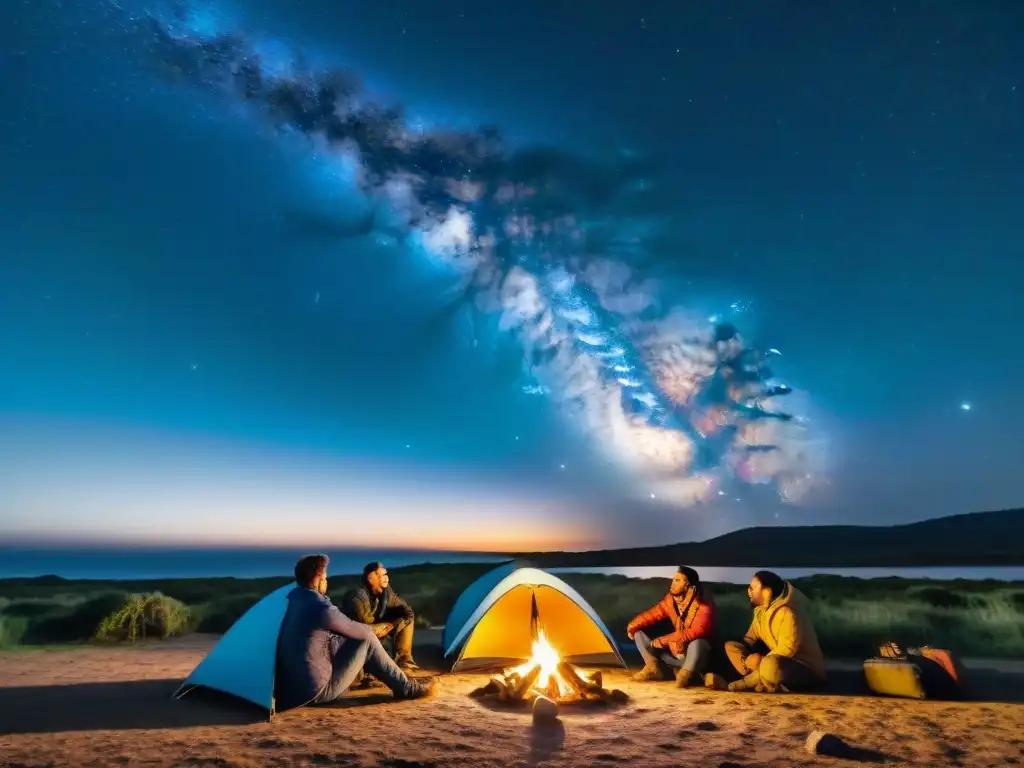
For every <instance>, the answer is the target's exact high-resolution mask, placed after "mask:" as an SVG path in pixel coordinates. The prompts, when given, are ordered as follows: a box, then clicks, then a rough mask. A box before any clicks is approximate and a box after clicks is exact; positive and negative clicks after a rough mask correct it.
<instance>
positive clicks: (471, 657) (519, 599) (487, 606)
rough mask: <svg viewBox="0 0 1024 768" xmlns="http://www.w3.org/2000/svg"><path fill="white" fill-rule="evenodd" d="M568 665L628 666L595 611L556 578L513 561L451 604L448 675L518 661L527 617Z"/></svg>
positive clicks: (526, 649) (525, 646)
mask: <svg viewBox="0 0 1024 768" xmlns="http://www.w3.org/2000/svg"><path fill="white" fill-rule="evenodd" d="M532 616H535V617H536V620H537V621H539V624H540V626H541V627H542V628H543V630H544V636H545V637H546V638H547V640H548V642H550V643H551V645H552V646H553V647H554V648H555V649H556V650H557V651H558V652H559V654H560V655H561V656H562V658H564V659H565V660H567V661H570V662H572V663H574V664H577V665H580V666H586V665H595V666H621V667H624V666H626V663H625V661H624V660H623V658H622V653H621V652H620V651H619V647H618V644H617V643H616V642H615V639H614V638H613V637H612V635H611V632H609V631H608V628H607V627H606V626H605V624H604V622H603V621H601V617H600V616H598V615H597V612H596V611H595V610H594V609H593V608H592V607H591V606H590V605H589V603H587V601H586V600H584V599H583V597H582V595H580V594H579V593H578V592H577V591H576V590H575V589H573V588H572V587H570V586H569V585H568V584H566V583H565V582H564V581H562V580H561V579H560V578H558V577H557V576H554V575H553V574H550V573H548V572H547V571H543V570H541V569H539V568H533V567H531V566H530V565H529V564H528V563H526V562H523V561H512V562H509V563H506V564H504V565H501V566H499V567H497V568H495V569H494V570H492V571H488V572H487V573H485V574H484V575H483V576H481V577H480V578H479V579H477V580H476V581H474V582H473V583H472V584H470V585H469V586H468V587H467V588H466V589H465V591H464V592H463V593H462V594H461V595H460V596H459V599H458V600H456V601H455V605H454V606H453V607H452V610H451V612H450V613H449V614H448V620H447V621H446V622H445V627H444V633H443V636H442V641H441V642H442V647H443V650H444V655H445V657H446V658H447V657H450V656H452V655H453V654H455V653H456V652H458V656H457V658H456V659H455V662H454V663H453V664H452V671H458V670H469V669H474V668H477V669H482V668H487V667H495V666H501V665H506V664H508V663H509V662H522V661H526V660H527V659H529V658H530V656H531V654H532V648H533V634H532V631H531V630H532V627H531V623H532V622H531V617H532Z"/></svg>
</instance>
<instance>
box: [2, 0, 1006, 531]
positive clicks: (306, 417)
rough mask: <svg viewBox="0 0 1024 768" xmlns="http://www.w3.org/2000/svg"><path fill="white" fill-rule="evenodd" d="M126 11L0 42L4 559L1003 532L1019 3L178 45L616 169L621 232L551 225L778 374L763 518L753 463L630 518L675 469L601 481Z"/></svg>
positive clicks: (7, 21)
mask: <svg viewBox="0 0 1024 768" xmlns="http://www.w3.org/2000/svg"><path fill="white" fill-rule="evenodd" d="M839 6H844V7H843V8H840V7H839ZM584 9H586V10H584ZM147 13H149V14H153V15H154V18H156V19H158V20H159V19H168V18H171V15H168V14H169V13H170V12H169V11H167V10H166V6H163V7H157V5H155V4H153V5H151V6H149V5H146V4H142V3H138V4H134V5H133V4H131V3H128V2H127V0H126V1H125V2H120V3H118V4H116V5H115V4H113V3H109V2H100V0H95V2H93V1H91V0H90V2H86V1H85V0H68V1H65V2H54V1H53V0H16V1H15V2H10V3H6V4H4V8H3V10H2V11H0V103H2V104H3V109H2V110H0V489H2V490H0V538H3V539H8V540H11V539H31V540H36V541H47V542H53V541H65V540H73V541H77V540H83V539H95V540H105V541H147V542H155V543H182V542H186V543H207V542H215V543H227V542H232V543H239V544H281V543H302V544H307V543H317V542H323V543H324V544H325V545H327V544H330V545H331V546H344V545H345V544H353V545H357V544H358V545H364V544H370V545H372V544H380V543H384V542H387V543H388V544H389V545H391V546H408V547H445V548H484V547H487V548H492V547H500V548H503V549H509V548H519V547H522V548H532V547H537V548H549V547H558V548H577V547H590V546H630V545H637V544H659V543H668V542H674V541H681V540H690V539H696V538H703V537H706V536H709V535H714V534H718V533H721V532H724V531H726V530H731V529H733V528H736V527H740V526H745V525H752V524H794V523H800V524H814V523H819V522H836V521H843V522H857V523H888V522H902V521H910V520H916V519H922V518H925V517H932V516H937V515H942V514H952V513H958V512H967V511H975V510H982V509H994V508H1002V507H1009V506H1014V505H1020V504H1021V503H1022V501H1024V494H1022V492H1021V490H1020V481H1019V474H1020V467H1021V466H1022V461H1024V438H1022V437H1021V435H1022V434H1024V409H1022V408H1021V407H1020V398H1019V394H1018V391H1019V386H1020V385H1019V382H1020V381H1021V378H1022V377H1024V342H1022V341H1021V338H1020V329H1021V328H1022V327H1024V302H1021V301H1020V300H1019V297H1020V295H1021V286H1022V285H1024V262H1022V255H1024V247H1022V246H1024V234H1022V229H1021V223H1022V215H1024V46H1021V45H1020V41H1021V40H1022V39H1024V4H1021V3H1019V2H1012V0H1007V1H1006V2H996V1H995V0H991V1H990V2H983V3H977V4H967V3H963V2H954V1H953V0H949V1H948V2H923V1H919V2H902V0H889V2H885V3H881V2H861V3H856V4H827V3H818V2H811V1H810V0H808V1H806V2H778V3H734V2H668V1H667V0H652V1H651V2H645V3H622V2H618V1H617V0H616V1H613V0H601V1H599V2H589V3H582V2H568V1H565V0H544V1H543V2H541V0H523V2H518V3H479V2H477V3H471V2H465V1H463V2H457V1H456V0H433V1H432V2H422V1H420V2H413V1H412V0H393V1H389V2H372V3H371V2H365V1H363V0H360V1H357V0H302V1H301V2H300V1H299V0H294V1H293V2H289V3H281V2H271V1H270V0H250V1H249V2H245V0H240V1H239V2H237V3H233V4H231V3H225V4H219V5H218V4H202V5H201V6H194V7H192V9H191V10H190V11H189V14H188V17H189V19H190V20H191V21H190V22H189V23H190V24H191V26H190V27H189V31H188V34H189V35H192V37H190V38H189V39H188V41H187V45H192V43H193V42H194V41H195V40H196V39H197V38H196V37H195V36H196V35H202V34H212V33H213V31H216V32H223V31H225V30H230V31H235V32H237V33H239V34H241V35H243V36H244V37H245V39H246V40H249V41H257V43H254V44H256V45H258V48H259V50H260V52H261V53H262V54H263V58H262V61H263V62H264V63H265V65H266V66H267V67H274V66H278V67H280V66H283V65H282V64H281V62H284V61H286V60H289V61H291V60H292V59H291V58H290V56H291V55H292V54H298V56H299V57H301V59H302V60H304V61H305V62H307V64H308V66H309V67H310V68H312V69H314V70H317V71H321V70H324V69H326V68H330V67H343V68H345V69H347V70H351V71H353V72H355V73H358V75H359V76H360V77H361V78H362V80H363V82H364V83H365V88H366V91H365V92H366V93H367V94H371V95H372V98H373V99H374V100H376V101H378V102H379V103H382V104H401V105H403V106H404V108H405V111H406V115H405V118H404V120H405V124H406V125H407V126H408V127H409V130H410V131H412V132H413V133H416V134H417V135H424V134H431V135H432V134H433V133H436V132H439V131H443V130H446V129H448V128H451V129H453V130H459V131H473V130H474V129H475V128H476V127H478V126H481V125H493V126H497V127H498V129H500V132H501V134H502V135H503V136H504V141H505V142H506V143H507V146H509V147H510V148H512V149H510V151H519V150H523V149H524V148H525V149H529V148H531V147H548V148H550V152H551V155H552V156H556V157H557V158H570V157H575V158H585V162H584V161H581V162H584V165H586V167H594V168H606V169H607V168H613V169H615V170H614V171H608V173H609V174H611V177H612V178H613V179H614V184H613V186H616V189H626V190H627V191H628V194H629V195H632V197H631V198H630V202H628V203H627V204H626V207H627V208H628V213H626V212H624V210H625V209H624V208H623V207H621V206H620V207H618V208H615V209H614V210H602V211H595V209H594V208H593V206H592V205H590V204H589V203H588V205H587V206H585V208H586V209H585V210H584V209H583V208H580V207H579V206H580V205H582V204H580V203H578V202H577V203H574V205H577V208H574V209H573V210H572V213H573V215H574V216H575V219H574V220H575V221H583V220H587V221H588V222H592V221H598V220H600V221H602V222H604V223H606V224H608V223H609V222H610V229H611V230H612V231H613V232H614V233H615V234H616V235H619V236H621V235H622V233H623V232H626V231H627V230H628V231H629V232H633V231H642V232H643V233H644V238H646V239H644V240H643V242H642V243H641V244H640V245H634V246H631V247H630V249H629V250H628V253H625V255H622V254H620V255H618V256H616V258H615V261H616V263H617V264H620V265H626V266H628V267H629V269H630V274H631V275H633V276H634V277H635V280H636V281H645V282H643V285H644V286H647V288H645V290H646V291H647V292H648V293H649V294H650V295H656V296H657V297H658V302H659V304H658V306H659V307H660V311H662V312H663V313H664V312H667V311H669V310H670V309H672V308H675V309H679V308H682V309H685V310H686V311H687V312H689V313H691V314H692V315H694V316H699V317H700V318H703V319H704V320H705V321H706V325H707V327H708V328H709V329H710V328H712V327H713V326H714V324H715V322H718V321H720V320H728V322H730V323H732V324H734V325H735V327H736V328H737V329H738V330H739V332H740V333H741V334H742V335H743V339H744V341H745V343H748V344H750V345H751V347H757V348H759V349H763V350H768V349H771V350H777V351H778V353H780V354H774V353H773V355H774V357H773V362H772V368H773V370H774V373H775V374H776V375H777V377H778V379H779V380H780V381H784V382H785V384H786V385H788V386H790V387H792V388H793V389H794V390H795V391H794V393H793V398H792V399H793V400H794V402H796V403H798V404H799V407H798V410H799V412H800V414H801V417H800V419H799V423H800V424H801V425H805V426H806V429H807V432H806V435H808V436H811V435H812V436H813V439H812V437H807V440H806V442H804V443H802V444H801V445H802V447H801V448H800V451H801V453H800V455H801V457H802V459H801V461H804V462H805V463H807V462H809V463H810V464H813V467H814V480H815V488H814V491H813V492H812V493H809V494H806V495H805V496H802V497H801V498H800V499H799V500H796V501H794V500H793V499H791V498H788V497H787V492H786V482H783V481H782V480H780V478H782V476H783V474H784V473H782V472H781V470H780V471H779V472H776V473H774V474H773V476H772V477H771V478H761V480H764V482H757V481H754V482H748V481H745V480H744V479H743V478H742V477H739V478H737V477H733V476H732V475H731V474H730V473H729V472H724V473H720V474H719V475H716V479H715V480H714V481H713V482H712V481H711V480H708V484H707V487H708V488H709V489H710V490H709V491H708V492H707V493H706V494H703V495H702V496H701V497H700V498H699V499H696V500H688V501H683V500H681V498H680V497H679V496H678V495H673V494H664V493H662V489H664V488H668V487H672V488H675V487H676V486H675V485H673V483H676V482H677V481H679V482H681V481H682V478H684V476H685V478H686V479H687V481H688V482H689V480H691V479H692V478H693V477H694V476H695V475H698V474H699V475H700V477H704V476H705V474H700V473H698V471H697V469H695V468H694V467H692V466H691V467H689V468H685V469H682V470H678V471H676V475H675V476H674V477H673V478H667V477H666V476H665V474H664V473H661V474H659V472H660V470H658V471H656V470H655V469H652V468H651V466H649V464H650V462H648V464H644V463H643V462H641V465H640V466H639V468H638V466H637V465H631V464H628V462H624V461H619V460H617V459H616V458H615V456H618V454H615V456H612V457H611V458H610V457H609V451H610V450H611V449H609V448H608V444H609V443H610V442H611V441H612V440H613V438H612V437H609V434H610V433H609V432H608V424H609V423H610V422H608V423H606V422H605V421H601V420H600V419H598V421H599V422H600V423H596V422H594V420H593V419H592V418H591V415H592V414H591V412H590V411H589V410H587V408H589V407H590V406H589V405H588V406H587V408H584V411H585V414H586V415H580V413H581V412H580V411H579V410H578V409H577V410H575V411H574V410H573V409H572V408H568V409H566V408H565V407H562V405H560V404H559V402H558V397H557V396H556V395H553V394H552V393H551V392H550V391H549V389H548V387H549V385H541V384H538V382H537V381H535V380H534V379H533V378H531V373H530V370H529V366H528V365H525V364H524V359H528V357H529V356H528V355H527V358H524V352H523V345H522V343H521V340H520V339H519V337H518V336H517V332H516V329H512V330H508V328H507V324H504V325H503V324H502V322H501V320H500V317H499V316H500V315H501V313H500V312H494V311H486V310H481V309H480V308H479V302H473V301H461V302H460V301H459V300H458V296H459V295H461V294H460V293H459V283H458V280H457V279H456V278H454V277H453V276H452V273H451V270H450V269H449V268H448V266H449V265H446V264H439V261H438V259H437V258H432V254H431V253H430V252H427V250H425V249H424V247H421V246H420V245H416V244H415V243H410V242H409V240H408V238H406V235H407V234H408V232H407V231H405V230H403V231H398V230H401V227H399V228H398V229H397V230H396V229H395V228H394V227H389V226H384V225H378V224H379V220H378V219H373V220H372V221H373V223H372V226H369V227H366V228H364V227H363V222H364V221H367V215H368V213H367V212H368V211H371V210H373V208H372V207H371V205H370V203H369V202H368V200H369V197H368V195H367V194H364V193H362V192H360V191H359V190H358V189H356V186H355V184H354V182H353V176H352V170H351V168H350V167H348V166H346V165H345V164H344V163H343V162H340V161H338V159H337V157H336V156H334V155H331V154H330V152H326V153H325V151H324V147H323V146H316V145H315V144H314V143H311V142H310V141H308V140H307V137H305V136H304V135H302V132H301V131H294V130H291V131H289V130H273V129H272V128H271V127H270V126H269V124H268V123H267V122H266V121H262V120H261V119H260V115H259V114H257V113H258V112H259V105H258V104H257V105H255V106H254V105H253V104H251V103H250V104H246V105H243V104H242V101H241V100H240V99H238V98H233V97H232V96H231V95H230V94H227V93H224V92H218V91H215V90H214V91H211V90H210V89H209V88H203V87H199V86H198V85H195V84H191V83H188V82H185V81H184V79H183V78H182V77H171V76H169V75H168V68H167V67H166V66H161V63H163V64H166V62H160V61H157V59H158V58H159V56H158V55H157V54H154V53H153V48H154V46H152V45H149V44H148V43H151V42H152V29H153V27H152V26H150V27H147V26H146V25H145V24H141V23H140V22H139V20H140V19H142V18H143V17H146V16H147ZM147 30H148V31H147ZM147 36H149V38H150V39H149V40H147V39H146V38H147ZM175 40H176V41H177V42H175V45H179V47H181V50H186V49H185V48H184V46H185V45H186V43H181V42H180V40H179V39H178V38H175ZM176 50H177V49H176ZM191 50H194V46H193V48H188V49H187V50H186V53H187V51H191ZM289 51H291V54H289V53H288V52H289ZM178 52H179V53H180V52H181V51H180V50H178ZM188 55H191V54H188ZM178 74H179V75H180V72H179V73H178ZM560 162H561V161H560ZM624 166H630V168H631V169H632V170H629V169H627V170H622V169H623V167H624ZM552 167H553V168H554V170H553V171H550V173H551V174H553V175H554V176H555V177H557V178H559V179H560V180H561V181H564V183H565V184H566V185H567V187H571V188H573V189H574V190H576V191H579V190H581V189H584V188H585V189H588V190H589V189H591V188H592V185H591V182H587V181H580V180H579V178H581V177H582V175H584V174H582V172H580V171H577V170H572V169H573V168H574V167H575V166H572V165H571V164H569V165H568V166H567V165H566V164H565V163H562V164H561V165H559V164H554V165H553V166H552ZM638 169H639V170H638ZM446 172H451V171H450V169H449V170H448V171H446ZM629 174H633V175H632V176H629ZM627 176H629V178H627ZM588 185H590V186H588ZM627 196H628V195H627ZM575 199H576V198H574V200H575ZM581 226H582V225H581ZM588 226H589V225H588ZM609 247H610V246H609ZM523 258H526V257H523ZM530 258H534V257H533V256H530ZM551 258H553V259H554V260H555V261H556V262H558V263H563V262H564V263H566V264H568V263H569V261H567V259H569V257H568V256H567V255H565V254H563V252H561V251H557V249H556V251H555V253H554V256H553V257H551ZM523 263H526V264H527V266H528V267H529V265H535V264H540V261H528V262H523ZM545 263H550V259H549V261H548V262H545ZM573 263H574V264H576V263H577V262H573ZM530 268H532V267H530ZM545 268H546V267H545ZM527 271H529V269H528V270H527ZM535 271H536V270H535ZM588 274H590V273H588ZM645 295H646V294H645ZM609 322H612V321H609ZM629 327H630V326H629V324H628V322H626V321H625V320H622V321H621V322H620V321H619V320H616V321H614V323H613V326H607V324H606V325H605V326H602V331H601V332H602V333H605V332H608V333H611V332H612V331H615V332H618V330H616V329H620V328H627V329H628V328H629ZM609 328H611V330H609ZM580 334H582V331H581V332H580ZM609 338H610V337H609ZM616 338H618V337H616ZM608 343H611V342H608ZM573 344H575V346H573V347H572V348H573V349H576V350H577V352H574V354H579V355H583V356H584V358H585V359H586V360H587V361H590V362H593V361H594V360H597V361H599V362H600V361H601V360H603V361H605V362H607V360H609V359H610V358H608V356H607V354H606V353H605V351H597V352H595V351H594V349H593V348H591V347H587V346H586V344H583V343H581V342H580V341H579V338H577V340H576V341H575V342H573ZM570 346H571V345H570ZM580 349H582V352H580V351H579V350H580ZM602 355H603V357H602ZM574 359H575V358H574ZM588 364H589V363H588ZM601 364H603V363H601ZM641 368H643V366H641ZM652 371H653V369H650V370H648V368H644V370H643V371H642V372H643V373H644V375H645V376H647V375H648V374H650V375H649V376H648V378H649V379H650V380H651V381H653V380H654V379H656V378H657V376H656V375H655V373H652ZM631 375H632V374H631ZM638 375H639V374H638ZM647 383H648V382H647V379H645V386H646V385H647ZM651 386H654V385H651ZM556 389H557V387H556ZM602 391H604V390H602ZM658 391H659V392H660V394H659V395H658V396H659V397H661V396H662V395H664V387H663V386H662V387H661V389H660V390H658ZM584 400H585V401H586V403H591V401H589V400H586V398H584ZM652 402H653V401H652ZM786 405H787V407H788V406H789V405H791V403H789V402H788V401H787V403H786ZM687 413H689V412H687ZM651 418H654V417H653V416H652V417H651ZM588 419H590V420H589V421H588ZM584 422H585V423H584ZM595 424H596V425H595ZM677 431H678V430H677ZM669 432H672V430H671V429H669ZM659 434H660V433H659ZM673 434H675V433H673ZM680 434H682V433H680ZM687 434H690V433H687ZM620 437H621V435H620ZM616 439H618V438H616ZM622 439H625V438H622ZM785 439H786V440H787V441H789V440H790V439H791V438H789V437H786V438H785ZM787 445H789V443H787ZM784 447H785V446H784ZM619 448H621V446H618V447H617V448H616V450H618V449H619ZM787 450H788V448H787ZM612 453H615V452H614V451H612ZM722 461H723V462H724V461H725V460H724V459H723V460H722ZM786 471H787V472H789V470H788V469H787V470H786ZM799 472H800V473H802V472H803V469H800V470H799ZM741 474H742V473H741ZM770 474H771V473H770ZM800 477H803V474H800ZM807 477H810V473H808V475H807ZM747 479H748V480H749V478H747ZM701 482H703V480H701ZM702 487H703V486H702Z"/></svg>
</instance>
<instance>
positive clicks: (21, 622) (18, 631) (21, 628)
mask: <svg viewBox="0 0 1024 768" xmlns="http://www.w3.org/2000/svg"><path fill="white" fill-rule="evenodd" d="M27 629H28V619H26V618H25V617H24V616H10V615H7V614H6V613H0V648H13V647H16V646H18V645H21V644H22V640H23V639H24V637H25V630H27Z"/></svg>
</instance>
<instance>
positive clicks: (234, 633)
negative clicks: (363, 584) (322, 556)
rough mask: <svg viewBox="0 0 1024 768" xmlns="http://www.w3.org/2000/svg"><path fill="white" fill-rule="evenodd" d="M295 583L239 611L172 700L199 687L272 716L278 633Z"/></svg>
mask: <svg viewBox="0 0 1024 768" xmlns="http://www.w3.org/2000/svg"><path fill="white" fill-rule="evenodd" d="M293 589H295V584H294V582H293V583H291V584H286V585H285V586H283V587H281V588H279V589H276V590H274V591H273V592H271V593H270V594H269V595H267V596H266V597H264V598H263V599H262V600H260V601H259V602H258V603H256V605H254V606H253V607H252V608H250V609H249V610H248V611H246V612H245V613H244V614H242V617H241V618H239V619H238V621H236V622H235V623H234V624H232V625H231V628H230V629H228V631H227V632H225V633H224V635H223V637H221V639H220V640H219V641H218V642H217V644H216V645H215V646H213V649H212V650H211V651H210V652H209V653H208V654H207V655H206V658H204V659H203V660H202V661H201V662H199V665H198V666H197V667H196V668H195V669H193V670H192V672H191V673H190V674H189V676H188V677H187V678H185V682H183V683H182V684H181V686H180V687H179V688H178V690H177V691H175V692H174V697H173V698H175V699H180V698H181V697H182V696H184V695H185V694H187V693H189V692H190V691H192V690H194V689H195V688H196V687H198V686H202V687H204V688H210V689H213V690H215V691H220V692H222V693H228V694H231V695H232V696H237V697H238V698H240V699H244V700H245V701H249V702H252V703H253V704H255V705H257V706H259V707H263V708H265V709H266V710H267V713H268V716H269V717H271V718H273V716H274V677H275V670H276V666H277V636H278V634H279V633H280V631H281V623H282V622H283V621H284V615H285V612H286V611H287V610H288V595H289V593H290V592H291V591H292V590H293Z"/></svg>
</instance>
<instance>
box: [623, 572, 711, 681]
mask: <svg viewBox="0 0 1024 768" xmlns="http://www.w3.org/2000/svg"><path fill="white" fill-rule="evenodd" d="M666 619H667V620H668V621H670V622H671V624H672V627H673V631H672V632H670V633H669V634H667V635H662V636H660V637H657V638H655V639H653V640H652V639H651V638H649V637H648V636H647V635H646V634H645V633H644V632H643V631H642V630H644V629H647V628H648V627H650V626H653V625H654V624H657V623H658V622H660V621H664V620H666ZM626 635H627V636H628V637H629V639H630V640H634V641H635V642H636V647H637V649H638V650H639V651H640V655H641V656H642V657H643V660H644V668H643V669H642V670H641V671H640V672H639V673H637V674H636V675H635V676H634V679H635V680H639V681H641V682H646V681H649V680H664V679H665V678H666V677H667V676H668V671H669V669H673V668H674V669H675V670H676V672H675V677H676V685H678V686H679V687H680V688H685V687H686V686H687V685H689V684H690V680H691V678H693V677H694V676H697V677H698V678H699V676H700V675H702V674H704V670H705V668H706V667H707V664H708V661H709V659H710V656H711V639H712V638H713V637H714V635H715V604H714V602H713V601H712V600H711V596H710V595H709V594H708V592H707V590H706V589H705V588H703V587H701V584H700V576H699V575H697V572H696V571H695V570H694V569H693V568H688V567H687V566H685V565H681V566H679V570H678V571H677V572H676V574H675V576H674V577H673V578H672V584H671V585H670V586H669V589H668V594H667V595H665V597H664V598H663V599H662V600H661V602H660V603H658V604H657V605H655V606H654V607H653V608H651V609H650V610H648V611H644V612H643V613H641V614H639V615H638V616H637V617H636V618H634V619H633V620H632V621H631V622H629V625H628V626H627V627H626Z"/></svg>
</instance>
